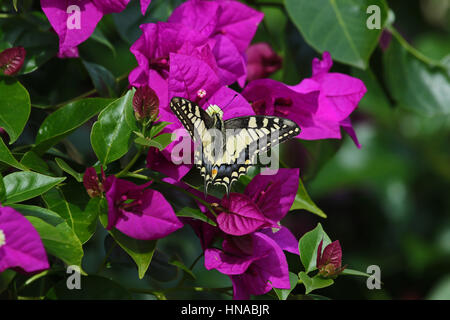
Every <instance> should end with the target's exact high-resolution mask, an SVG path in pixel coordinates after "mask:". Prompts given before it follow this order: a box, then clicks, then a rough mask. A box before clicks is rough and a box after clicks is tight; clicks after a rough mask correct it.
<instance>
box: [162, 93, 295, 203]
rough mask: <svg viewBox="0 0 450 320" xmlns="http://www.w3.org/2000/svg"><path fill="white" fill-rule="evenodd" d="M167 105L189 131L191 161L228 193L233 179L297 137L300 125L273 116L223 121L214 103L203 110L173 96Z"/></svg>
mask: <svg viewBox="0 0 450 320" xmlns="http://www.w3.org/2000/svg"><path fill="white" fill-rule="evenodd" d="M170 108H171V109H172V111H173V113H174V114H175V115H176V116H177V118H178V119H179V120H180V122H181V123H182V124H183V126H184V127H185V129H186V130H187V131H188V133H189V135H190V136H191V138H192V140H193V141H194V145H195V154H194V155H195V157H194V159H195V160H194V162H195V164H196V166H197V167H198V168H199V169H200V174H201V175H202V176H203V177H204V180H205V187H204V192H205V196H206V194H207V192H208V186H209V185H210V184H213V185H223V186H224V187H225V189H226V193H227V196H228V195H229V194H230V189H231V186H232V184H233V182H235V181H237V180H238V179H239V177H240V176H242V175H244V174H246V173H247V170H248V168H249V167H251V166H252V165H256V164H258V156H259V157H261V154H263V153H265V154H267V152H268V151H269V150H271V148H273V147H275V146H276V145H278V144H280V143H282V142H284V141H286V140H288V139H291V138H293V137H296V136H297V135H298V134H299V133H300V127H299V126H298V125H297V124H296V123H295V122H294V121H292V120H289V119H284V118H280V117H276V116H262V115H255V116H244V117H237V118H232V119H228V120H225V121H224V120H223V111H222V110H221V109H220V107H219V106H217V105H210V106H209V107H208V108H207V110H206V111H205V110H203V109H202V108H201V107H200V106H198V105H197V104H196V103H194V102H192V101H190V100H187V99H184V98H180V97H173V98H172V100H171V102H170Z"/></svg>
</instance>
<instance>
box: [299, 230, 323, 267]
mask: <svg viewBox="0 0 450 320" xmlns="http://www.w3.org/2000/svg"><path fill="white" fill-rule="evenodd" d="M322 239H323V245H322V248H325V247H326V246H327V245H329V244H330V243H331V240H330V238H329V237H328V235H327V234H326V233H325V231H323V228H322V225H321V224H320V223H318V224H317V227H316V228H315V229H314V230H311V231H309V232H307V233H305V234H304V235H303V237H301V238H300V241H299V242H298V248H299V250H300V259H301V261H302V264H303V266H304V267H305V271H306V273H309V272H311V271H313V270H316V269H317V267H316V260H317V249H318V247H319V244H320V241H322Z"/></svg>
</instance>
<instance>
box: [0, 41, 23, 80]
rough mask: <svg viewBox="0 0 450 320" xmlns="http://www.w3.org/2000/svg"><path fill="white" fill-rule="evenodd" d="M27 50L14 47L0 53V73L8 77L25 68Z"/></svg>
mask: <svg viewBox="0 0 450 320" xmlns="http://www.w3.org/2000/svg"><path fill="white" fill-rule="evenodd" d="M26 54H27V52H26V50H25V49H24V48H23V47H14V48H9V49H6V50H3V51H2V52H1V53H0V72H2V73H3V74H5V75H7V76H12V75H15V74H16V73H17V72H19V71H20V69H21V68H22V66H23V63H24V61H25V55H26Z"/></svg>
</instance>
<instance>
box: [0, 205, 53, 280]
mask: <svg viewBox="0 0 450 320" xmlns="http://www.w3.org/2000/svg"><path fill="white" fill-rule="evenodd" d="M8 268H14V269H18V270H20V271H23V272H27V273H32V272H33V273H34V272H38V271H42V270H45V269H48V268H49V264H48V260H47V254H46V252H45V249H44V245H43V244H42V241H41V238H40V236H39V233H38V232H37V231H36V229H35V228H34V227H33V225H32V224H31V222H30V221H28V220H27V219H26V218H25V217H24V216H22V215H21V214H20V213H19V212H17V211H16V210H14V209H12V208H10V207H0V273H1V272H3V271H4V270H6V269H8Z"/></svg>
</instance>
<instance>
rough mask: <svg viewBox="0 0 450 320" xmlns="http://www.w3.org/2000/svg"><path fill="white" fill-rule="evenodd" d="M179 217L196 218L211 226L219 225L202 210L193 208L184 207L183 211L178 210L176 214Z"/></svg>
mask: <svg viewBox="0 0 450 320" xmlns="http://www.w3.org/2000/svg"><path fill="white" fill-rule="evenodd" d="M175 214H176V216H177V217H186V218H194V219H197V220H200V221H203V222H206V223H209V224H210V225H212V226H214V227H216V226H217V224H216V223H215V222H214V221H212V220H211V219H210V218H208V217H207V216H206V215H205V214H204V213H203V212H202V211H201V210H199V209H195V208H191V207H184V208H182V209H181V210H177V211H176V212H175Z"/></svg>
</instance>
